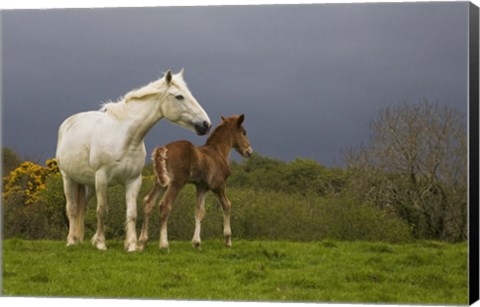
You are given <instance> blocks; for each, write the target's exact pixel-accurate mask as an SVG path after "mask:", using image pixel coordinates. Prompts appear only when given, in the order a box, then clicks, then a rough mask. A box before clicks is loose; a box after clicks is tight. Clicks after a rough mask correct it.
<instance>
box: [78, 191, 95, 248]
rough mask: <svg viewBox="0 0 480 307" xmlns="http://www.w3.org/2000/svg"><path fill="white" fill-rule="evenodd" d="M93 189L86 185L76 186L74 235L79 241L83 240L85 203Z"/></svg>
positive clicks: (90, 197)
mask: <svg viewBox="0 0 480 307" xmlns="http://www.w3.org/2000/svg"><path fill="white" fill-rule="evenodd" d="M93 192H94V189H93V188H91V187H88V186H84V185H79V187H78V214H77V219H76V221H75V224H76V226H75V227H76V232H77V235H76V237H77V238H78V240H79V241H80V242H82V241H83V238H84V235H85V230H84V225H85V211H86V210H87V205H88V202H89V201H90V199H92V197H93Z"/></svg>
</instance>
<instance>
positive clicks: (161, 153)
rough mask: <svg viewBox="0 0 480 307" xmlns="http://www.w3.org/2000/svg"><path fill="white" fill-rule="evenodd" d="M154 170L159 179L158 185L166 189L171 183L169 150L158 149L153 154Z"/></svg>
mask: <svg viewBox="0 0 480 307" xmlns="http://www.w3.org/2000/svg"><path fill="white" fill-rule="evenodd" d="M152 160H153V170H154V171H155V175H156V177H157V183H158V184H159V185H160V186H161V187H166V186H168V184H169V183H170V177H169V176H168V172H167V148H166V147H157V148H155V149H154V150H153V152H152Z"/></svg>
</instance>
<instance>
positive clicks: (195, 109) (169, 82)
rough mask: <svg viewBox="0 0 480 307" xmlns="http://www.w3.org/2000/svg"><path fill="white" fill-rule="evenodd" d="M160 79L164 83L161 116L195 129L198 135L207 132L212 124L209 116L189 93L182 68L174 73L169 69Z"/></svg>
mask: <svg viewBox="0 0 480 307" xmlns="http://www.w3.org/2000/svg"><path fill="white" fill-rule="evenodd" d="M161 80H163V81H164V82H165V85H166V92H165V97H164V102H163V103H162V107H161V108H162V113H163V116H164V117H165V118H166V119H168V120H169V121H171V122H173V123H175V124H178V125H180V126H182V127H184V128H187V129H190V130H193V131H195V132H196V133H197V134H198V135H204V134H207V133H208V131H209V130H210V127H211V126H212V124H211V122H210V118H208V115H207V113H206V112H205V110H203V108H202V107H201V106H200V104H199V103H198V101H197V100H196V99H195V97H193V95H192V93H190V90H189V89H188V87H187V84H186V83H185V81H184V80H183V69H182V70H181V71H180V72H179V73H178V74H175V75H174V74H172V72H171V71H170V70H169V71H167V73H165V76H164V77H163V78H162V79H161Z"/></svg>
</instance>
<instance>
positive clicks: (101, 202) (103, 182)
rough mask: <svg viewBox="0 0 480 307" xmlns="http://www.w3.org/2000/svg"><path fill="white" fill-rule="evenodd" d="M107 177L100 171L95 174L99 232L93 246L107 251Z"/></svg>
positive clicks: (93, 240)
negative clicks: (105, 226) (105, 223)
mask: <svg viewBox="0 0 480 307" xmlns="http://www.w3.org/2000/svg"><path fill="white" fill-rule="evenodd" d="M107 186H108V183H107V175H106V174H105V172H104V171H102V170H99V171H97V172H96V173H95V191H96V195H97V232H96V233H95V235H94V236H93V238H92V244H93V245H95V246H96V247H97V248H98V249H99V250H106V249H107V246H106V245H105V230H104V221H105V216H106V213H107Z"/></svg>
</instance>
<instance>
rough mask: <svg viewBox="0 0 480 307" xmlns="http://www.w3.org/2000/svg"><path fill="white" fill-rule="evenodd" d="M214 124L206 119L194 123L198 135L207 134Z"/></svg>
mask: <svg viewBox="0 0 480 307" xmlns="http://www.w3.org/2000/svg"><path fill="white" fill-rule="evenodd" d="M211 126H212V125H211V124H210V123H209V122H207V121H206V120H205V121H203V122H202V123H197V124H195V125H194V127H195V131H196V132H197V134H198V135H205V134H207V133H208V132H209V131H210V127H211Z"/></svg>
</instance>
